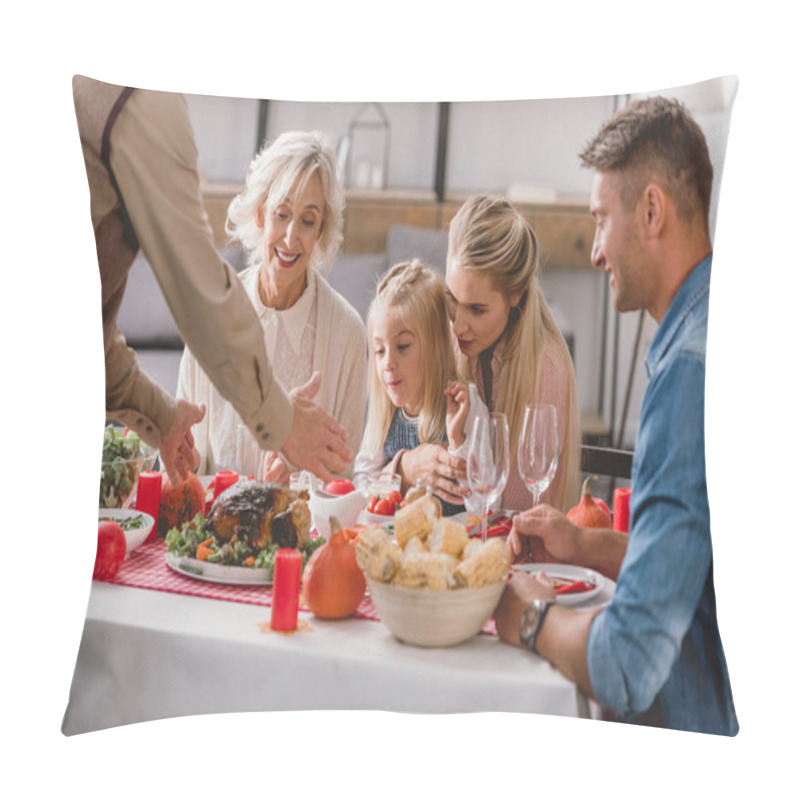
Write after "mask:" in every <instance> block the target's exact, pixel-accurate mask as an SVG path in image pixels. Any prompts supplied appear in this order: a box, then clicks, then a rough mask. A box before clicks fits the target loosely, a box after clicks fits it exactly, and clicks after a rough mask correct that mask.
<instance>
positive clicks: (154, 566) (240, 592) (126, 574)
mask: <svg viewBox="0 0 800 800" xmlns="http://www.w3.org/2000/svg"><path fill="white" fill-rule="evenodd" d="M166 553H167V547H166V545H165V544H164V540H163V539H157V540H156V541H155V542H150V543H148V544H143V545H142V546H141V547H138V548H137V549H136V550H134V551H133V552H132V553H130V554H129V555H128V557H127V558H126V559H125V561H124V562H123V564H122V567H121V568H120V571H119V572H118V573H117V575H116V577H115V578H113V579H112V580H111V581H110V583H117V584H119V585H121V586H132V587H135V588H137V589H153V590H156V591H159V592H174V593H175V594H186V595H192V596H194V597H207V598H210V599H212V600H227V601H232V602H235V603H251V604H252V605H258V606H270V605H272V588H271V587H269V586H231V585H227V584H217V583H208V582H206V581H201V580H196V579H194V578H190V577H188V576H184V575H181V574H179V573H177V572H175V570H173V569H171V568H170V567H169V566H167V561H166ZM300 609H301V610H302V611H308V607H307V606H304V605H302V604H301V605H300ZM354 616H356V617H360V618H361V619H370V620H379V619H380V617H379V616H378V613H377V611H375V607H374V606H373V605H372V601H371V600H370V598H369V596H366V597H365V598H364V599H363V600H362V601H361V605H359V607H358V609H357V610H356V613H355V614H354ZM483 633H489V634H496V633H497V631H496V629H495V625H494V618H492V619H490V620H489V621H488V622H487V623H486V625H484V627H483Z"/></svg>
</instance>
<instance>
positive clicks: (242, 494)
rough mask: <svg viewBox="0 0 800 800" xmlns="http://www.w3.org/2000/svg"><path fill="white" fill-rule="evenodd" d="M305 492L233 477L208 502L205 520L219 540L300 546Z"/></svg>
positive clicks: (305, 527)
mask: <svg viewBox="0 0 800 800" xmlns="http://www.w3.org/2000/svg"><path fill="white" fill-rule="evenodd" d="M307 501H308V492H306V491H300V492H294V491H292V490H291V489H289V488H288V487H286V486H283V485H282V484H279V483H262V482H261V481H241V480H240V481H237V482H236V483H235V484H233V486H231V487H230V488H229V489H226V490H225V491H224V492H222V494H220V495H219V496H218V497H217V499H216V500H215V501H214V503H213V504H212V506H211V510H210V512H209V514H208V521H209V523H210V526H211V528H212V529H213V532H214V533H215V534H216V536H217V539H219V541H220V542H230V543H231V544H233V543H235V542H237V541H240V542H244V543H247V544H248V545H250V546H251V547H252V548H253V549H254V550H256V551H257V550H263V549H264V548H265V547H267V545H270V544H273V543H274V544H277V545H278V546H279V547H295V548H301V547H304V546H305V545H306V544H308V541H309V531H310V530H311V512H310V511H309V509H308V502H307Z"/></svg>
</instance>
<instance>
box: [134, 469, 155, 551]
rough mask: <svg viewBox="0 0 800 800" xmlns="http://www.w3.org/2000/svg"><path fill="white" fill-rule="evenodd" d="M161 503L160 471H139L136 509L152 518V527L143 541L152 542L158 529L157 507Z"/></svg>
mask: <svg viewBox="0 0 800 800" xmlns="http://www.w3.org/2000/svg"><path fill="white" fill-rule="evenodd" d="M160 504H161V473H160V472H140V473H139V482H138V484H137V486H136V505H135V507H136V510H137V511H143V512H144V513H145V514H149V515H150V516H151V517H152V518H153V529H152V530H151V531H150V533H149V535H148V537H147V539H146V540H145V541H147V542H152V541H154V540H155V538H156V531H157V529H158V507H159V505H160Z"/></svg>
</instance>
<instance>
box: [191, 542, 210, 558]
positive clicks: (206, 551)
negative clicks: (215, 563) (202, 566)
mask: <svg viewBox="0 0 800 800" xmlns="http://www.w3.org/2000/svg"><path fill="white" fill-rule="evenodd" d="M213 552H214V551H213V550H212V549H211V548H210V547H208V546H206V545H205V544H200V545H198V546H197V552H196V553H195V556H196V558H197V560H198V561H205V560H206V559H207V558H208V557H209V556H210V555H211V554H212V553H213Z"/></svg>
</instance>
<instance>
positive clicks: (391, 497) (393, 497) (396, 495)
mask: <svg viewBox="0 0 800 800" xmlns="http://www.w3.org/2000/svg"><path fill="white" fill-rule="evenodd" d="M386 499H387V500H388V501H389V502H390V503H394V505H395V508H397V507H398V506H399V505H400V503H402V502H403V495H401V494H400V492H398V491H397V489H393V490H392V491H391V492H389V494H387V495H386Z"/></svg>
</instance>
